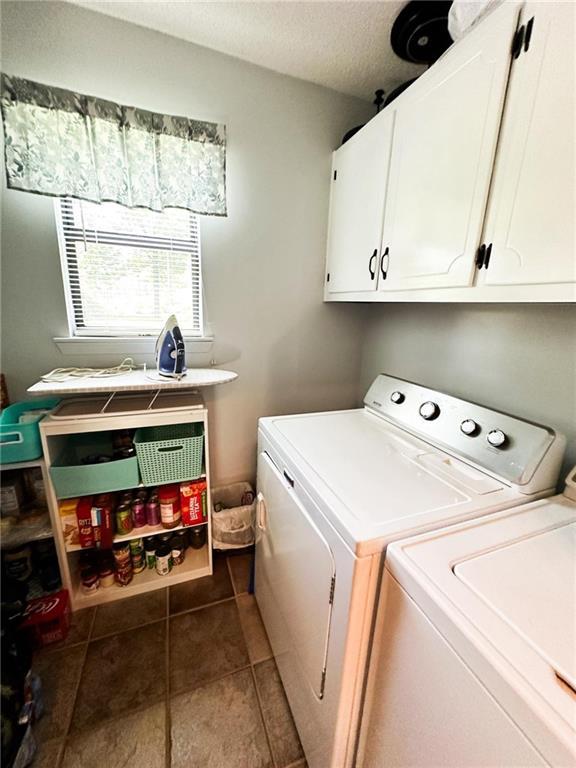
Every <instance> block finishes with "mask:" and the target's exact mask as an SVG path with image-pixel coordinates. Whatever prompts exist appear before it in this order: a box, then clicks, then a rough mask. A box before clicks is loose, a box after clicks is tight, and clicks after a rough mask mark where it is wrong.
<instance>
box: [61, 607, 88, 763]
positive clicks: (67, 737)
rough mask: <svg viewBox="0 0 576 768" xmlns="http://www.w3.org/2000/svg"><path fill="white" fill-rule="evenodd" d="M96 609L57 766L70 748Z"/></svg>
mask: <svg viewBox="0 0 576 768" xmlns="http://www.w3.org/2000/svg"><path fill="white" fill-rule="evenodd" d="M96 610H98V609H95V610H94V613H93V614H92V619H91V620H90V627H89V629H88V637H87V638H86V643H85V647H84V654H83V656H82V664H81V665H80V673H79V674H78V680H77V681H76V685H75V687H74V696H73V698H72V707H71V709H70V717H69V719H68V724H67V726H66V730H65V732H64V738H63V740H62V742H63V746H62V750H61V752H60V756H59V759H58V761H57V768H58V766H60V765H62V763H63V761H64V755H65V754H66V750H67V748H68V739H69V737H70V728H71V727H72V720H73V719H74V710H75V709H76V702H77V700H78V693H79V692H80V684H81V683H82V677H83V675H84V668H85V666H86V657H87V656H88V647H89V645H90V638H91V637H92V631H93V629H94V624H95V622H96Z"/></svg>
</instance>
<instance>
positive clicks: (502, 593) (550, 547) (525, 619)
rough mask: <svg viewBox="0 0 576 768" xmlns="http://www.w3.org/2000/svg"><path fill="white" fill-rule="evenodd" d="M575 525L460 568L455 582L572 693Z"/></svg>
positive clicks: (575, 682)
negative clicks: (485, 606) (529, 648)
mask: <svg viewBox="0 0 576 768" xmlns="http://www.w3.org/2000/svg"><path fill="white" fill-rule="evenodd" d="M575 564H576V522H573V523H570V524H567V525H563V526H561V527H559V528H555V529H554V530H551V531H545V532H538V533H536V534H535V535H533V536H530V537H528V538H525V539H522V540H520V541H517V542H516V543H512V544H511V543H506V544H503V545H502V546H501V547H496V548H494V549H493V550H492V551H489V552H485V553H483V554H480V555H478V556H476V557H473V558H471V559H469V560H466V561H465V562H462V563H460V564H459V565H457V566H456V567H455V568H454V573H455V574H456V576H457V577H458V578H459V579H460V580H461V581H463V582H464V583H465V584H466V585H467V586H468V587H469V588H470V589H472V590H473V591H474V592H475V593H476V594H477V595H478V596H479V597H480V598H481V599H482V600H483V601H484V602H485V603H487V604H488V605H489V606H490V608H491V609H492V610H493V611H495V612H496V613H497V614H498V615H499V616H500V617H501V618H503V619H504V620H505V621H506V622H507V623H508V624H509V625H510V626H511V627H512V628H513V629H514V631H515V632H517V633H518V634H519V635H520V636H521V637H522V638H523V639H524V640H526V641H527V642H528V643H529V644H530V645H531V646H532V647H533V648H534V649H535V650H536V651H537V653H538V654H539V655H540V656H541V657H542V658H543V659H544V660H545V661H546V662H547V663H548V664H549V665H550V667H551V668H552V669H553V670H554V672H555V674H556V675H557V676H558V677H559V678H560V679H561V680H563V681H564V682H565V683H567V684H568V685H569V686H571V687H572V689H573V690H574V691H576V626H575V624H574V606H575V605H576V570H575Z"/></svg>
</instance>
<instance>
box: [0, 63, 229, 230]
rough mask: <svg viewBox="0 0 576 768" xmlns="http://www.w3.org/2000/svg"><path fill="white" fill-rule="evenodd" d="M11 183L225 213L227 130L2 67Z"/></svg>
mask: <svg viewBox="0 0 576 768" xmlns="http://www.w3.org/2000/svg"><path fill="white" fill-rule="evenodd" d="M1 101H2V119H3V123H4V145H5V159H6V173H7V179H8V186H9V187H10V188H12V189H21V190H25V191H28V192H37V193H39V194H43V195H54V196H57V197H77V198H80V199H82V200H92V201H96V202H104V201H113V202H116V203H120V204H122V205H125V206H127V207H129V208H135V207H142V208H150V209H152V210H154V211H159V210H162V209H163V208H185V209H187V210H189V211H193V212H194V213H199V214H208V215H214V216H225V215H226V129H225V126H224V125H220V124H217V123H207V122H201V121H199V120H190V119H188V118H186V117H175V116H172V115H161V114H157V113H155V112H148V111H146V110H143V109H137V108H136V107H125V106H121V105H120V104H115V103H114V102H111V101H104V100H103V99H97V98H94V97H93V96H84V95H82V94H80V93H73V92H72V91H66V90H63V89H62V88H52V87H50V86H47V85H41V84H40V83H35V82H32V81H30V80H23V79H22V78H19V77H11V76H9V75H6V74H2V96H1Z"/></svg>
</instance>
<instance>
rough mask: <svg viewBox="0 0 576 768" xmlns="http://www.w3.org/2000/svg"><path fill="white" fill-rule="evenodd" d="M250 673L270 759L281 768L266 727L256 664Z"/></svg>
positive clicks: (275, 766)
mask: <svg viewBox="0 0 576 768" xmlns="http://www.w3.org/2000/svg"><path fill="white" fill-rule="evenodd" d="M250 672H251V674H252V682H253V683H254V690H255V691H256V701H257V703H258V712H259V714H260V719H261V720H262V725H263V726H264V735H265V736H266V743H267V744H268V749H269V750H270V757H271V758H272V765H273V766H274V768H280V766H279V765H278V762H277V760H276V755H275V754H274V750H273V749H272V739H271V738H270V734H269V733H268V726H267V725H266V718H265V717H264V708H263V706H262V700H261V698H260V691H259V690H258V682H257V680H256V672H255V671H254V664H250Z"/></svg>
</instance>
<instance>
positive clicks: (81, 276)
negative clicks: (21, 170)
mask: <svg viewBox="0 0 576 768" xmlns="http://www.w3.org/2000/svg"><path fill="white" fill-rule="evenodd" d="M56 218H57V221H58V234H59V242H60V255H61V258H62V274H63V277H64V289H65V292H66V304H67V308H68V319H69V323H70V332H71V335H73V336H134V335H153V336H157V335H158V333H159V332H160V329H161V328H162V327H163V325H164V323H165V322H166V319H167V318H168V316H169V315H171V314H175V315H176V317H177V318H178V323H179V325H180V328H181V330H182V333H183V334H184V335H187V336H202V334H203V330H204V329H203V318H202V282H201V280H202V276H201V263H200V233H199V227H198V219H197V217H196V216H194V215H193V214H191V213H189V212H188V211H184V210H180V209H176V208H168V209H165V210H164V211H163V212H161V213H156V212H154V211H149V210H147V209H141V208H125V207H123V206H121V205H117V204H116V203H102V204H98V203H91V202H87V201H84V200H75V199H72V198H62V199H60V200H57V201H56Z"/></svg>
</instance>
